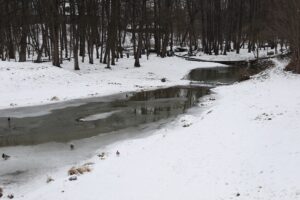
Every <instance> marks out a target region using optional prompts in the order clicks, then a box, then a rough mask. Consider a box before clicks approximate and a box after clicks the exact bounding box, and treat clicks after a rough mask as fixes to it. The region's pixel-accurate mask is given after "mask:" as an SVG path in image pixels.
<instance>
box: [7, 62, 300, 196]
mask: <svg viewBox="0 0 300 200" xmlns="http://www.w3.org/2000/svg"><path fill="white" fill-rule="evenodd" d="M275 62H276V67H275V68H272V69H269V70H267V71H266V72H264V73H261V74H259V75H257V76H255V77H254V78H253V79H251V80H249V81H246V82H243V83H239V84H234V85H231V86H222V87H218V88H216V89H214V91H215V94H214V98H216V101H213V99H214V98H209V97H206V99H204V102H205V103H204V104H203V103H202V104H200V105H199V108H197V109H195V110H194V111H193V112H190V113H188V114H186V115H182V116H180V117H178V118H177V119H176V120H175V121H173V122H171V123H169V124H168V125H166V126H164V127H163V128H161V129H159V130H156V131H152V132H151V134H150V136H148V137H144V138H137V139H130V140H125V141H121V142H117V143H114V144H111V145H109V146H107V147H105V148H103V149H99V150H98V151H97V153H101V152H106V159H104V160H101V159H99V157H97V156H96V153H95V156H94V157H93V158H91V159H90V160H88V161H83V162H82V164H84V163H86V162H93V163H94V164H93V165H92V171H91V172H89V173H86V174H84V175H80V176H78V180H77V181H69V180H68V178H69V177H68V175H67V168H66V169H64V170H65V171H59V172H55V173H52V174H47V175H51V176H52V177H53V178H54V179H55V181H53V182H50V183H48V184H47V183H46V178H47V176H46V175H45V177H44V180H43V181H44V183H42V184H41V183H39V185H38V186H37V185H36V183H32V184H31V185H30V184H29V185H27V186H26V190H24V191H26V193H24V191H22V190H21V189H16V191H9V192H14V194H15V199H25V200H53V199H56V200H60V199H63V200H76V199H85V200H95V199H105V200H116V199H122V200H129V199H130V200H135V199H136V200H140V199H143V200H147V199H149V200H150V199H151V200H154V199H159V200H160V199H172V200H176V199H178V200H181V199H189V200H192V199H195V200H196V199H197V200H198V199H207V200H213V199H215V200H221V199H251V200H252V199H263V200H265V199H272V200H277V199H278V200H284V199H286V200H292V199H300V171H299V166H300V145H299V141H300V135H299V133H300V123H299V119H300V92H299V91H300V90H299V85H300V76H299V75H293V74H290V73H288V72H284V71H283V66H284V63H282V62H279V61H275ZM162 73H163V72H162ZM200 107H205V108H206V111H205V112H204V113H203V112H200ZM116 151H119V152H120V156H117V155H116V154H115V152H116Z"/></svg>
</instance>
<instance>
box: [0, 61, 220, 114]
mask: <svg viewBox="0 0 300 200" xmlns="http://www.w3.org/2000/svg"><path fill="white" fill-rule="evenodd" d="M96 62H99V61H98V60H97V61H96ZM133 63H134V60H133V58H132V57H131V58H130V59H120V60H119V62H117V65H116V66H112V70H108V69H105V65H103V64H99V63H95V64H94V65H90V64H87V63H86V64H85V63H81V64H80V66H81V70H80V71H74V70H73V62H68V61H65V62H64V64H63V65H62V68H57V67H53V66H52V65H51V63H42V64H35V63H30V62H26V63H16V62H0V83H1V84H0V95H1V98H0V109H5V108H12V107H23V106H33V105H40V104H49V103H55V102H60V101H66V100H73V99H79V98H87V97H96V96H106V95H111V94H115V93H119V92H129V91H137V90H142V89H144V90H147V89H151V88H152V89H153V88H156V87H167V86H172V85H177V84H187V82H188V81H187V80H183V79H182V78H183V77H184V76H185V75H187V74H188V72H189V71H190V70H191V69H194V68H201V67H214V66H220V65H219V64H214V63H197V62H187V61H185V60H183V59H180V58H175V57H172V58H165V59H161V58H159V57H156V56H150V59H149V60H147V59H146V58H145V57H144V58H142V59H141V65H142V67H140V68H134V67H133ZM162 78H166V79H167V82H165V83H162V82H161V79H162Z"/></svg>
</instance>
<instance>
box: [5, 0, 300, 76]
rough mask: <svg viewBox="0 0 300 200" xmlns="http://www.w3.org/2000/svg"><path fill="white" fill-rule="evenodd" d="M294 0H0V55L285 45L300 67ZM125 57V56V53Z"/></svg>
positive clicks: (59, 58) (111, 55) (58, 57)
mask: <svg viewBox="0 0 300 200" xmlns="http://www.w3.org/2000/svg"><path fill="white" fill-rule="evenodd" d="M299 4H300V2H299V0H138V1H137V0H9V1H8V0H0V13H1V14H0V15H1V17H0V57H1V59H2V60H16V61H19V62H25V61H27V60H32V59H34V61H35V62H43V61H46V60H47V61H52V63H53V65H54V66H57V67H60V65H61V64H62V63H63V62H64V61H65V60H70V59H73V60H74V69H75V70H79V69H80V66H79V65H80V62H84V61H85V60H87V61H88V62H89V63H91V64H93V63H95V62H96V60H97V62H101V63H105V64H107V68H111V66H113V65H115V64H116V62H117V60H118V59H120V58H122V57H123V56H124V54H125V51H127V49H128V48H131V49H132V52H133V55H134V58H135V62H134V66H135V67H140V62H139V59H140V57H141V56H142V55H145V56H149V54H150V53H156V54H157V55H158V56H160V57H162V58H163V57H166V56H170V55H172V51H173V48H174V46H184V47H188V49H189V53H190V54H193V52H194V51H196V50H197V51H203V52H204V53H206V54H215V55H218V54H224V55H226V54H227V52H231V51H235V52H236V53H240V49H241V48H247V49H248V51H249V52H251V51H255V50H256V49H257V48H259V47H263V46H265V45H268V46H270V47H272V48H275V50H276V51H277V45H281V46H283V45H288V46H289V47H290V50H291V52H292V53H293V58H292V62H291V64H290V65H289V68H290V69H291V70H293V71H295V72H299V73H300V35H299V34H300V5H299ZM125 55H126V54H125Z"/></svg>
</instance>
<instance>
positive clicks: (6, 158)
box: [2, 153, 10, 160]
mask: <svg viewBox="0 0 300 200" xmlns="http://www.w3.org/2000/svg"><path fill="white" fill-rule="evenodd" d="M2 158H3V159H4V160H8V159H9V158H10V156H9V155H7V154H5V153H3V154H2Z"/></svg>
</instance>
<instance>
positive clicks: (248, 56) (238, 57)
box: [176, 48, 286, 61]
mask: <svg viewBox="0 0 300 200" xmlns="http://www.w3.org/2000/svg"><path fill="white" fill-rule="evenodd" d="M278 49H279V48H278ZM271 52H273V53H275V49H270V48H266V49H263V48H262V49H260V50H259V53H258V57H259V58H263V57H268V53H271ZM278 52H279V54H281V53H280V51H278ZM284 53H286V50H284ZM176 54H177V55H179V56H184V55H186V54H187V52H182V53H176ZM279 54H278V55H279ZM191 58H198V59H201V60H205V61H248V60H254V59H256V58H257V52H250V53H249V52H248V49H241V50H240V54H237V53H236V51H233V52H228V53H227V55H221V54H220V55H214V54H212V55H208V54H204V53H203V52H199V53H197V54H196V55H195V56H191Z"/></svg>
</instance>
